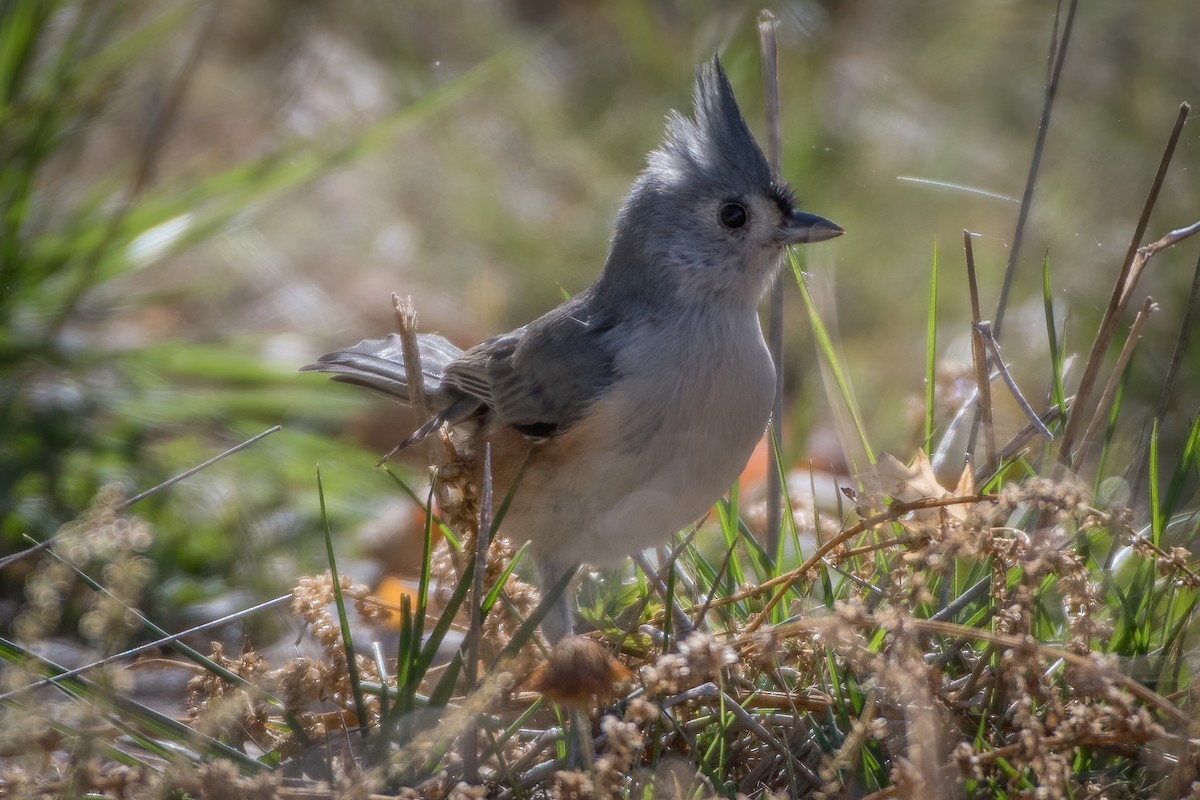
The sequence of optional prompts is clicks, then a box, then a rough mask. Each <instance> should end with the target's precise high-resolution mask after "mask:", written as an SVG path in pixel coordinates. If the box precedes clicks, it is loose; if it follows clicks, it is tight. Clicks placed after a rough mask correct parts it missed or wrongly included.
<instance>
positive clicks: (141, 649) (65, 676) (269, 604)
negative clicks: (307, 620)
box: [0, 594, 292, 703]
mask: <svg viewBox="0 0 1200 800" xmlns="http://www.w3.org/2000/svg"><path fill="white" fill-rule="evenodd" d="M291 600H292V595H291V594H285V595H281V596H280V597H276V598H275V599H274V600H267V601H265V602H262V603H259V604H258V605H255V606H251V607H250V608H244V609H242V610H241V611H235V612H234V613H232V614H226V615H225V616H223V617H221V618H219V619H214V620H209V621H208V622H204V623H201V624H199V625H196V626H195V627H192V628H188V629H187V630H185V631H180V632H179V633H172V634H171V635H169V636H163V637H161V638H158V639H155V640H154V641H152V642H146V643H145V644H140V645H138V646H137V647H132V648H130V649H128V650H123V651H121V652H120V653H114V654H113V655H111V656H107V657H105V658H102V659H100V660H99V661H93V662H91V663H90V664H84V665H83V666H82V667H75V668H74V669H69V670H67V671H65V672H59V673H55V674H54V675H51V676H50V677H48V678H42V679H41V680H39V681H34V682H33V683H29V684H26V685H25V686H21V687H19V688H17V689H13V690H12V691H10V692H5V693H4V694H0V703H3V702H4V701H6V700H11V699H12V698H14V697H16V696H17V695H20V694H23V693H25V692H28V691H30V690H33V689H38V688H40V687H42V686H50V685H52V684H55V683H61V682H62V681H65V680H69V679H70V678H75V677H78V676H80V675H82V674H83V673H85V672H90V671H91V670H93V669H96V668H98V667H103V666H104V665H106V664H112V663H114V662H116V661H123V660H125V659H128V658H133V657H134V656H138V655H141V654H142V653H145V652H148V651H150V650H157V649H159V648H160V647H163V646H164V645H171V646H174V645H175V644H177V643H178V642H179V641H180V640H182V639H184V638H186V637H188V636H192V635H193V634H197V633H204V632H205V631H210V630H212V629H213V628H219V627H221V626H222V625H228V624H229V623H230V622H237V621H238V620H242V619H245V618H246V617H248V616H250V615H252V614H257V613H258V612H259V611H265V610H267V609H268V608H274V607H275V606H279V605H283V604H284V603H289V602H291Z"/></svg>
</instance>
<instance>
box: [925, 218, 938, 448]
mask: <svg viewBox="0 0 1200 800" xmlns="http://www.w3.org/2000/svg"><path fill="white" fill-rule="evenodd" d="M937 305H938V245H937V239H934V240H933V266H932V267H931V269H930V270H929V308H928V311H927V312H926V318H925V452H926V453H928V452H931V451H932V448H933V423H934V419H933V415H934V413H933V412H934V394H935V389H936V388H937V320H938V309H937Z"/></svg>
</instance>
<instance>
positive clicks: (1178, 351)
mask: <svg viewBox="0 0 1200 800" xmlns="http://www.w3.org/2000/svg"><path fill="white" fill-rule="evenodd" d="M1197 304H1200V258H1198V259H1196V269H1195V270H1194V271H1193V272H1192V290H1191V292H1190V293H1189V294H1188V302H1187V308H1186V310H1185V311H1184V313H1183V322H1181V323H1180V325H1179V335H1178V336H1177V337H1176V338H1175V352H1174V353H1172V354H1171V364H1170V366H1168V367H1167V374H1166V377H1165V378H1163V388H1162V394H1160V395H1159V398H1158V408H1157V409H1156V410H1155V412H1154V418H1155V419H1157V420H1165V419H1166V418H1167V411H1168V409H1169V408H1170V407H1171V392H1172V389H1173V387H1174V386H1175V376H1176V375H1178V374H1179V365H1180V364H1181V363H1182V362H1183V354H1184V353H1185V352H1186V351H1187V347H1188V342H1189V341H1190V340H1191V338H1192V321H1193V319H1194V318H1195V316H1196V306H1197ZM1149 464H1150V448H1149V447H1145V448H1142V457H1141V459H1139V461H1138V466H1137V469H1136V470H1135V471H1134V476H1133V480H1132V482H1131V483H1130V486H1131V487H1132V491H1133V494H1134V496H1133V500H1134V503H1132V505H1136V501H1137V498H1138V495H1139V493H1140V492H1141V486H1142V481H1143V479H1144V478H1145V475H1146V469H1147V468H1148V467H1149Z"/></svg>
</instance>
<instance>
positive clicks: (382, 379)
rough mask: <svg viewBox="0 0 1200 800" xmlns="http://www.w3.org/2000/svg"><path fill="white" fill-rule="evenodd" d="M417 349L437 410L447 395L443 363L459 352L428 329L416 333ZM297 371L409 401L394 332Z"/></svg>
mask: <svg viewBox="0 0 1200 800" xmlns="http://www.w3.org/2000/svg"><path fill="white" fill-rule="evenodd" d="M417 348H418V350H419V351H420V353H421V374H422V376H423V377H424V379H425V381H424V383H425V392H426V394H427V395H428V396H429V400H430V404H431V406H432V407H433V409H434V410H435V411H441V410H442V409H443V408H444V407H445V406H446V405H447V404H448V403H449V402H450V398H448V397H446V393H445V392H443V391H442V385H443V380H444V377H445V370H446V366H447V365H448V364H449V363H450V362H451V361H453V360H454V359H456V358H458V357H459V356H460V355H461V354H462V350H460V349H458V348H457V347H455V346H454V345H453V344H451V343H450V342H449V340H447V339H446V338H444V337H442V336H438V335H436V334H432V333H422V334H419V335H418V336H417ZM300 371H301V372H327V373H329V374H330V375H331V376H332V379H333V380H335V381H339V382H341V383H349V384H353V385H355V386H359V387H361V388H363V389H366V390H367V391H370V392H374V393H375V394H378V395H382V396H383V397H386V398H388V399H389V400H395V401H397V402H400V403H405V404H407V403H409V402H410V400H409V394H408V370H407V368H406V366H405V363H404V348H403V346H402V344H401V340H400V336H399V335H398V334H395V333H393V334H389V335H388V336H385V337H383V338H382V339H365V340H363V341H361V342H359V343H358V344H356V345H354V346H353V347H346V348H343V349H341V350H334V351H333V352H332V353H326V354H325V355H323V356H321V357H320V358H318V359H317V361H316V363H314V364H308V365H306V366H303V367H301V368H300Z"/></svg>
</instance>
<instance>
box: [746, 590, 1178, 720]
mask: <svg viewBox="0 0 1200 800" xmlns="http://www.w3.org/2000/svg"><path fill="white" fill-rule="evenodd" d="M848 624H853V625H855V626H857V627H863V628H870V627H877V626H880V625H881V624H882V622H881V620H880V619H879V618H877V617H875V616H874V615H872V614H864V615H862V616H859V617H856V618H854V619H853V620H850V619H846V618H842V617H820V618H817V617H811V618H805V619H798V620H793V621H791V622H785V623H783V624H782V625H777V626H775V628H773V629H772V632H773V633H774V634H775V635H776V636H780V637H786V636H796V635H799V634H802V633H808V634H812V633H831V632H832V631H834V630H836V629H837V628H839V627H841V626H844V625H848ZM904 627H905V628H906V629H907V630H910V631H911V632H913V633H917V634H923V635H933V636H946V637H952V638H957V637H967V638H970V639H973V640H975V641H980V642H987V643H988V644H991V645H995V646H996V647H999V648H1003V649H1006V650H1019V651H1035V652H1037V653H1038V654H1039V655H1041V656H1042V657H1043V658H1048V659H1052V660H1056V661H1057V660H1061V661H1065V662H1066V663H1068V664H1071V665H1072V666H1076V667H1082V668H1084V669H1088V670H1096V671H1100V670H1101V669H1102V667H1101V666H1100V664H1099V662H1098V661H1097V660H1096V659H1095V658H1094V656H1093V654H1090V653H1089V654H1087V655H1080V654H1079V653H1075V652H1073V651H1070V650H1067V649H1065V648H1062V647H1056V646H1053V645H1048V644H1042V643H1040V642H1038V641H1036V640H1035V639H1033V638H1032V637H1030V636H1019V635H1014V634H1007V633H997V632H995V631H989V630H984V629H982V628H973V627H971V626H969V625H959V624H957V623H953V622H935V621H934V620H931V619H920V618H917V617H907V618H905V620H904ZM742 641H751V640H750V639H749V637H747V636H745V635H743V637H742ZM1104 677H1105V678H1106V679H1108V680H1111V681H1112V682H1113V683H1114V684H1116V685H1118V686H1120V687H1121V688H1123V689H1125V690H1126V691H1128V692H1129V693H1130V694H1132V695H1133V696H1134V697H1136V698H1137V699H1139V700H1141V701H1142V702H1143V703H1146V704H1147V705H1149V706H1152V707H1154V708H1156V709H1158V710H1159V711H1160V712H1162V713H1163V714H1164V715H1165V716H1167V717H1168V718H1170V720H1171V721H1172V722H1173V723H1175V724H1176V725H1180V726H1184V727H1185V728H1188V727H1190V726H1191V725H1192V724H1194V720H1193V719H1192V717H1191V715H1190V714H1187V713H1185V712H1184V711H1182V710H1181V709H1180V708H1179V706H1177V705H1175V704H1174V703H1172V702H1171V701H1170V700H1168V699H1167V698H1166V697H1163V696H1162V695H1160V694H1158V693H1157V692H1155V691H1153V690H1151V689H1149V688H1147V687H1146V686H1145V685H1144V684H1142V683H1139V682H1138V681H1136V680H1134V679H1133V678H1130V677H1128V676H1126V675H1123V674H1122V673H1121V672H1120V671H1118V670H1117V669H1104Z"/></svg>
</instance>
